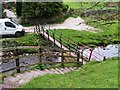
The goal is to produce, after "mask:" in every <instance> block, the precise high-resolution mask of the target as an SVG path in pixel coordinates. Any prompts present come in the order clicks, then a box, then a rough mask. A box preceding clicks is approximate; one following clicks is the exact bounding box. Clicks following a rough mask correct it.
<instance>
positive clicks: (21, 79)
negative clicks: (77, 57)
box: [1, 67, 80, 88]
mask: <svg viewBox="0 0 120 90" xmlns="http://www.w3.org/2000/svg"><path fill="white" fill-rule="evenodd" d="M79 69H80V68H77V67H69V68H68V67H65V68H55V69H45V70H43V71H41V70H34V71H33V70H32V71H29V72H24V73H21V74H16V75H14V76H8V77H6V78H4V82H3V84H2V85H1V87H2V88H16V87H18V86H20V85H23V84H26V83H28V82H29V81H31V80H32V79H33V78H35V77H38V76H43V75H45V74H65V73H68V72H70V71H79Z"/></svg>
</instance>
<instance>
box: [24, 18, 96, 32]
mask: <svg viewBox="0 0 120 90" xmlns="http://www.w3.org/2000/svg"><path fill="white" fill-rule="evenodd" d="M49 26H50V29H74V30H86V31H96V30H97V29H96V28H94V27H92V26H88V25H86V24H85V21H84V20H83V19H81V18H80V17H77V18H73V17H69V18H68V19H66V20H65V21H64V22H63V23H61V24H47V25H46V29H47V28H49ZM25 29H26V32H34V26H30V27H25Z"/></svg>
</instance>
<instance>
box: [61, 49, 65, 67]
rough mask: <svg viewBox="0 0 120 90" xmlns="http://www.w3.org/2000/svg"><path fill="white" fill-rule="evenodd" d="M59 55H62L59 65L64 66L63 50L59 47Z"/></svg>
mask: <svg viewBox="0 0 120 90" xmlns="http://www.w3.org/2000/svg"><path fill="white" fill-rule="evenodd" d="M61 55H62V57H61V59H62V60H61V65H62V67H63V68H64V51H63V50H62V49H61Z"/></svg>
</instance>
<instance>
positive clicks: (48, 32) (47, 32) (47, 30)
mask: <svg viewBox="0 0 120 90" xmlns="http://www.w3.org/2000/svg"><path fill="white" fill-rule="evenodd" d="M47 35H48V41H49V37H50V36H49V31H48V30H47Z"/></svg>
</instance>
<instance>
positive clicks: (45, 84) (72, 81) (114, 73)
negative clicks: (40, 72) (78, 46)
mask: <svg viewBox="0 0 120 90" xmlns="http://www.w3.org/2000/svg"><path fill="white" fill-rule="evenodd" d="M101 67H102V68H101ZM20 88H118V58H112V59H108V60H106V61H104V62H100V61H92V62H90V63H87V64H86V65H83V66H82V67H81V70H80V71H73V72H70V73H67V74H64V75H56V74H54V75H52V74H51V75H50V74H47V75H44V76H41V77H37V78H35V79H34V80H32V81H30V82H29V83H27V84H25V85H23V86H21V87H20Z"/></svg>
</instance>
